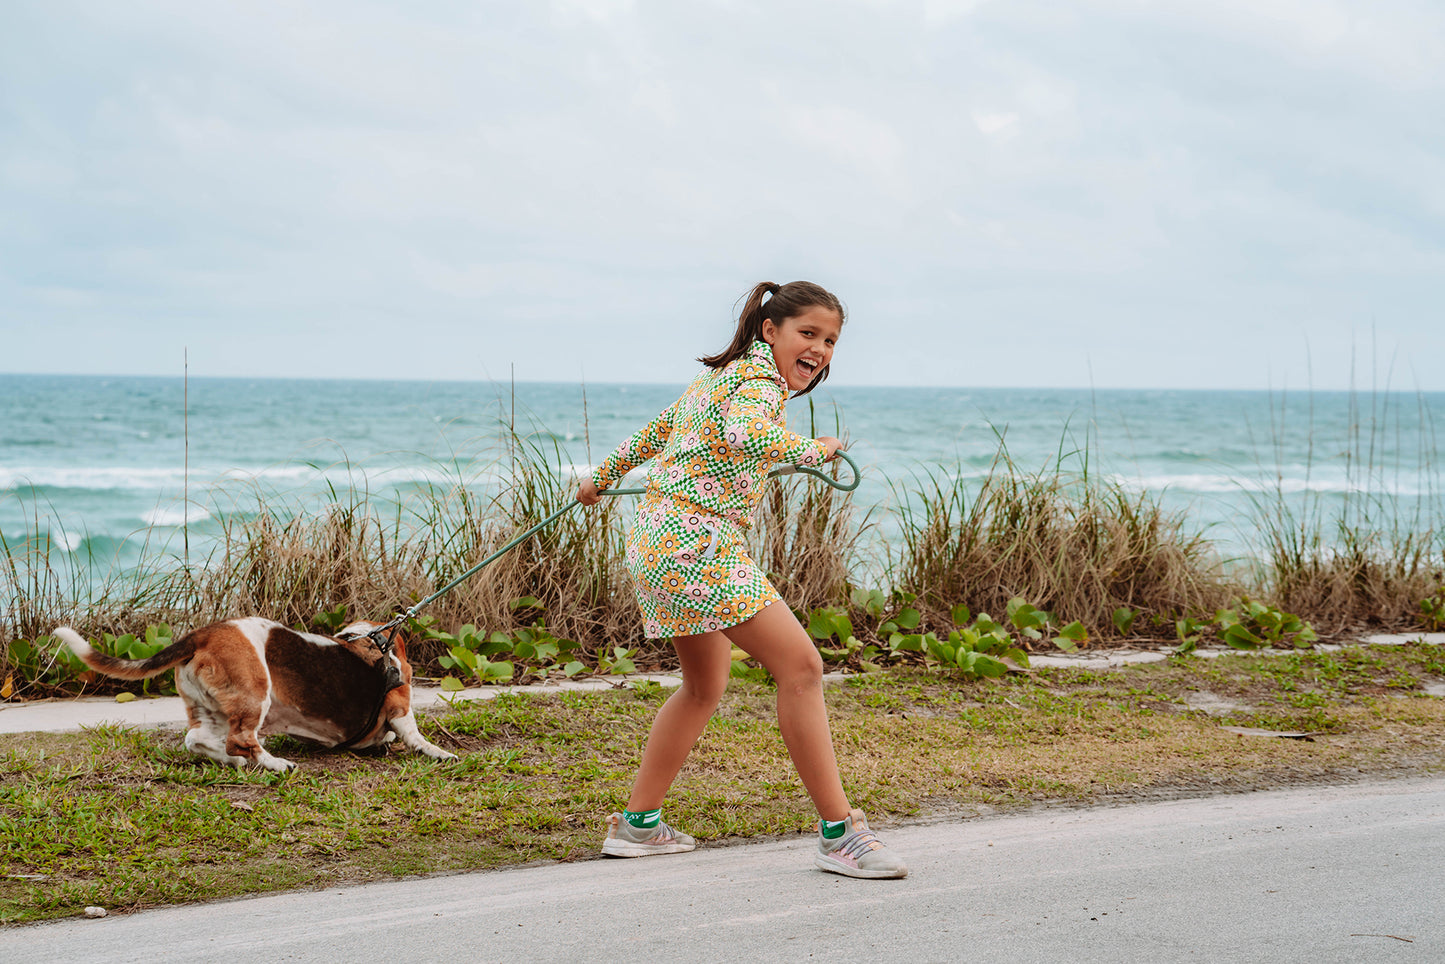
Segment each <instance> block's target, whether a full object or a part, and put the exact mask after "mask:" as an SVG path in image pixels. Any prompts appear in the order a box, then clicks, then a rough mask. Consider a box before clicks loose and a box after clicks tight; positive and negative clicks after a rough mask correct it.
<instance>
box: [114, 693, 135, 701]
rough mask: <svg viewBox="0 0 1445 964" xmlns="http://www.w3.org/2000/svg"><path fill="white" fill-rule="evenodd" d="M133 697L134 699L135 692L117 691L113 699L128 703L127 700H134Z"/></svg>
mask: <svg viewBox="0 0 1445 964" xmlns="http://www.w3.org/2000/svg"><path fill="white" fill-rule="evenodd" d="M134 699H135V694H134V693H117V694H115V701H116V702H117V703H129V702H131V701H132V700H134Z"/></svg>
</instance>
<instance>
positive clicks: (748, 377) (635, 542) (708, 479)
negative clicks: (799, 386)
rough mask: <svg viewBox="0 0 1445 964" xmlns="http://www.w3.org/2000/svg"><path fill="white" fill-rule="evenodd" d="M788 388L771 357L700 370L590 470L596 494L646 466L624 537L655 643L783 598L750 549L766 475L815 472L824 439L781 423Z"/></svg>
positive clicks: (762, 353)
mask: <svg viewBox="0 0 1445 964" xmlns="http://www.w3.org/2000/svg"><path fill="white" fill-rule="evenodd" d="M787 389H788V386H787V382H786V381H784V380H783V376H782V375H781V374H779V373H778V369H777V366H776V365H775V364H774V362H773V350H772V348H771V347H770V346H769V345H768V344H767V343H765V342H762V341H755V342H753V344H752V346H751V347H750V348H749V349H748V352H747V354H746V355H744V356H743V357H741V358H739V359H737V360H736V361H734V362H732V363H730V364H728V365H725V366H724V367H722V368H720V369H710V368H705V369H703V370H702V372H701V373H699V374H698V376H697V377H696V378H694V379H693V381H692V384H691V385H689V386H688V389H687V391H686V392H685V393H684V394H683V395H682V397H681V398H679V399H678V400H677V401H676V402H674V403H673V404H672V405H670V406H669V407H668V408H667V410H666V411H664V412H662V414H660V415H658V416H657V418H655V419H653V420H652V421H651V422H650V423H648V424H647V425H646V426H644V427H643V428H642V429H640V430H639V431H638V432H637V433H635V434H634V435H633V436H632V437H631V438H629V439H627V441H625V442H623V443H622V444H621V445H620V446H618V448H617V450H616V451H614V452H613V453H612V454H611V455H609V456H608V457H607V458H606V460H604V461H603V463H602V464H601V465H600V466H598V467H597V471H596V472H594V473H593V475H592V481H593V483H594V484H596V486H597V488H598V489H599V490H602V489H606V488H608V487H610V486H612V485H613V484H615V483H616V482H617V481H618V480H619V479H621V478H622V477H623V476H624V475H626V474H627V472H628V471H629V470H631V469H633V468H634V467H636V466H638V465H641V464H642V463H643V462H646V461H648V460H649V459H651V460H653V465H652V468H651V469H650V470H649V471H648V475H647V494H646V495H645V496H644V497H643V502H642V504H641V505H640V506H639V507H638V511H637V518H636V519H635V521H634V522H633V525H632V530H631V532H630V533H629V534H628V538H627V567H628V571H629V572H630V573H631V574H632V579H633V588H634V589H635V590H636V593H637V601H638V605H639V606H640V607H641V609H642V617H643V623H644V628H645V631H646V633H647V636H648V638H650V639H665V638H671V637H673V636H693V635H697V634H698V633H705V632H712V631H714V630H719V629H726V628H727V627H729V626H735V625H737V624H738V623H740V622H743V621H744V620H746V619H748V618H750V617H752V616H754V615H756V614H757V613H758V612H759V611H761V610H762V609H763V607H765V606H770V605H772V604H773V603H774V602H776V601H778V599H779V596H778V592H777V590H776V589H774V588H773V587H772V585H771V584H770V583H769V582H768V580H767V577H766V576H765V575H764V574H763V572H762V570H761V569H759V568H758V565H757V563H755V562H754V561H753V560H752V559H751V558H750V557H749V556H748V554H747V549H746V536H747V531H748V530H749V529H750V528H751V527H752V520H753V512H754V510H755V509H756V508H757V505H758V502H759V501H761V499H762V494H763V482H765V481H766V480H767V477H768V472H769V471H770V470H771V469H772V468H773V467H774V466H776V465H778V464H780V463H784V462H786V463H791V464H799V465H820V464H822V462H823V461H824V459H825V458H826V457H827V449H826V448H825V447H824V446H823V444H822V443H821V442H818V441H817V440H815V439H810V438H808V437H806V436H803V435H798V434H797V433H796V432H791V431H789V430H788V429H787V428H786V422H785V420H784V402H785V400H786V398H787Z"/></svg>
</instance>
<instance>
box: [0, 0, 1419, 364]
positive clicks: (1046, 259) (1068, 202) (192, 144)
mask: <svg viewBox="0 0 1445 964" xmlns="http://www.w3.org/2000/svg"><path fill="white" fill-rule="evenodd" d="M1442 65H1445V4H1440V3H1439V2H1438V0H1367V2H1365V0H1362V2H1355V0H1209V2H1200V0H1189V2H1168V0H1159V2H1144V0H1067V2H1065V0H1059V2H1038V0H997V2H987V0H924V2H914V3H893V2H885V0H828V2H789V0H772V2H758V3H740V2H728V0H695V2H687V3H678V2H673V0H661V2H643V0H554V2H542V0H536V2H526V3H490V2H468V3H461V2H454V0H453V2H445V0H438V2H430V3H426V4H414V3H401V2H392V3H383V2H367V0H344V2H343V0H335V2H305V0H289V2H272V0H247V2H239V0H233V2H224V3H223V2H211V0H129V2H127V3H124V4H117V3H111V2H108V0H93V2H80V3H75V2H67V0H34V2H32V0H7V2H6V3H5V5H4V10H3V13H0V372H9V373H77V374H125V373H130V374H145V375H179V374H181V373H182V370H183V364H184V365H185V366H187V368H188V371H189V374H190V375H191V376H193V377H198V376H240V375H244V376H283V377H318V378H331V377H363V378H408V379H468V380H469V379H496V380H506V379H508V378H512V377H515V378H516V379H517V380H519V381H563V382H578V381H586V382H668V383H679V382H684V381H686V380H687V379H688V378H689V377H690V376H691V375H692V374H693V372H695V371H696V369H697V367H698V366H697V363H696V362H695V360H694V359H695V358H696V356H698V355H700V354H704V353H711V352H714V351H717V350H718V349H719V348H721V347H722V346H723V345H725V344H726V343H727V341H728V340H729V338H730V336H731V333H732V324H733V318H734V317H735V314H734V307H735V304H736V302H737V300H738V298H739V297H740V296H741V295H742V294H743V293H744V292H745V291H746V290H747V289H748V288H749V287H750V286H751V285H752V284H754V283H755V282H757V281H762V280H768V281H778V282H783V281H789V280H793V279H799V278H802V279H807V280H811V281H815V282H818V283H819V284H822V285H824V286H826V287H828V288H829V289H830V290H833V291H834V292H836V293H837V294H838V295H839V297H840V298H841V299H842V300H843V302H844V304H845V305H846V306H847V308H848V313H849V317H848V322H847V325H846V326H845V328H844V333H843V337H842V339H841V340H840V342H839V346H838V351H837V354H836V356H835V358H834V364H833V371H832V384H834V385H957V386H970V387H973V386H977V387H990V386H1024V387H1030V386H1038V387H1090V386H1092V387H1096V388H1132V387H1139V388H1145V387H1148V388H1172V387H1177V388H1273V389H1281V388H1288V389H1301V388H1308V387H1313V388H1318V389H1340V388H1348V387H1350V386H1351V385H1356V386H1359V387H1371V386H1373V387H1384V386H1386V385H1388V386H1389V387H1392V388H1400V389H1405V390H1424V391H1441V390H1445V318H1442V317H1441V314H1442V313H1441V306H1442V305H1445V124H1442V123H1441V122H1440V119H1441V118H1442V117H1445V66H1442ZM183 360H184V361H183Z"/></svg>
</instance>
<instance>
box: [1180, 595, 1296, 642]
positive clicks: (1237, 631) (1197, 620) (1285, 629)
mask: <svg viewBox="0 0 1445 964" xmlns="http://www.w3.org/2000/svg"><path fill="white" fill-rule="evenodd" d="M1211 629H1212V630H1214V632H1215V633H1216V634H1217V635H1218V637H1219V641H1220V642H1222V643H1223V644H1224V645H1226V646H1228V647H1229V648H1230V649H1237V650H1242V651H1251V650H1260V649H1273V648H1276V647H1282V646H1293V647H1294V648H1295V649H1308V648H1309V647H1310V646H1313V645H1314V643H1315V642H1316V641H1317V640H1318V639H1319V638H1320V637H1319V634H1318V633H1316V632H1315V629H1314V627H1313V626H1311V625H1310V624H1309V623H1308V622H1306V621H1305V620H1303V619H1300V618H1299V617H1298V616H1296V615H1294V614H1293V613H1287V612H1284V611H1283V610H1281V609H1279V608H1277V607H1275V606H1267V605H1265V604H1264V603H1259V602H1255V601H1253V600H1251V599H1248V598H1244V599H1239V600H1237V601H1236V602H1235V603H1234V605H1232V606H1229V607H1227V608H1225V609H1220V610H1218V611H1216V612H1215V614H1214V618H1213V619H1205V618H1202V617H1195V616H1185V617H1183V618H1181V619H1179V620H1177V621H1176V622H1175V624H1174V633H1175V635H1176V636H1177V637H1178V639H1179V645H1178V646H1176V647H1175V648H1174V655H1176V656H1182V655H1187V654H1189V653H1192V652H1194V650H1195V649H1197V648H1198V646H1199V644H1200V642H1201V641H1203V639H1204V634H1205V633H1206V632H1207V631H1209V630H1211Z"/></svg>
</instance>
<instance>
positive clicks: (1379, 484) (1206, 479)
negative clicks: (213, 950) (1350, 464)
mask: <svg viewBox="0 0 1445 964" xmlns="http://www.w3.org/2000/svg"><path fill="white" fill-rule="evenodd" d="M1113 480H1114V481H1115V482H1116V483H1118V484H1119V485H1122V486H1124V487H1125V488H1127V489H1131V490H1134V491H1148V492H1159V491H1162V490H1164V489H1168V490H1170V491H1173V492H1199V493H1207V494H1216V493H1224V494H1238V493H1274V492H1281V493H1284V494H1285V495H1299V494H1302V493H1315V494H1319V495H1361V494H1367V495H1382V496H1389V497H1392V498H1397V499H1410V498H1418V497H1420V496H1422V495H1424V494H1425V493H1424V492H1423V491H1421V489H1420V488H1419V487H1418V486H1414V485H1406V484H1403V483H1400V482H1383V481H1380V480H1378V479H1374V480H1370V481H1361V480H1357V479H1354V480H1352V479H1347V478H1340V477H1336V478H1319V477H1314V478H1304V477H1298V476H1293V477H1292V476H1285V477H1283V478H1279V479H1269V478H1261V477H1259V476H1253V477H1251V476H1243V475H1225V474H1214V473H1202V472H1194V473H1191V472H1185V473H1179V474H1160V475H1115V476H1113Z"/></svg>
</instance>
